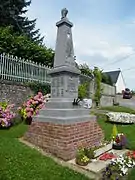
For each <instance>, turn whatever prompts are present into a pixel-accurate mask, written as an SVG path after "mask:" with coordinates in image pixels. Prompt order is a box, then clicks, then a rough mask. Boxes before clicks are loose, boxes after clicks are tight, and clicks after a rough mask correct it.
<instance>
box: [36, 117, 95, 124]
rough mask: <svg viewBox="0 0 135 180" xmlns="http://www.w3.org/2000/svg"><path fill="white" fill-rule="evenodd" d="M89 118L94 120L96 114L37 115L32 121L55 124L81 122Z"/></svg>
mask: <svg viewBox="0 0 135 180" xmlns="http://www.w3.org/2000/svg"><path fill="white" fill-rule="evenodd" d="M90 120H96V116H94V115H84V116H75V117H72V116H70V117H61V116H57V117H55V116H44V115H37V116H35V117H33V121H38V122H50V123H56V124H74V123H77V122H78V123H81V122H87V121H90Z"/></svg>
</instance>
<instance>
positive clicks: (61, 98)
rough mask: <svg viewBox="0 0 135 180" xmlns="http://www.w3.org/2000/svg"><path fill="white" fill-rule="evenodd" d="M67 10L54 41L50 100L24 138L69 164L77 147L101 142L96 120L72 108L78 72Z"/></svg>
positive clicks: (80, 110)
mask: <svg viewBox="0 0 135 180" xmlns="http://www.w3.org/2000/svg"><path fill="white" fill-rule="evenodd" d="M67 14H68V10H67V9H66V8H65V9H62V11H61V20H60V21H59V22H57V23H56V26H57V28H58V30H57V40H56V48H55V57H54V67H53V69H52V70H51V71H50V72H49V74H50V76H51V99H50V100H49V102H47V103H46V104H45V105H46V107H45V108H43V109H41V110H40V111H39V115H37V116H35V117H34V118H33V122H32V125H31V126H30V128H29V131H28V132H27V133H26V135H25V138H26V139H27V140H28V141H30V142H32V143H33V144H36V145H38V146H40V147H42V148H43V149H45V150H46V151H49V152H51V153H52V154H55V155H56V156H58V157H60V158H62V159H64V160H69V159H72V158H74V157H75V152H76V149H77V146H78V144H79V143H84V144H85V145H86V146H92V145H94V143H97V142H99V141H100V140H101V139H102V138H103V134H102V131H101V129H100V127H99V126H98V124H97V122H96V116H92V115H90V112H89V110H88V109H84V108H83V107H80V106H73V101H74V99H76V98H77V97H78V83H79V75H80V71H79V70H78V69H77V68H76V66H75V60H74V48H73V40H72V31H71V28H72V27H73V24H72V23H71V22H70V21H69V20H68V18H67Z"/></svg>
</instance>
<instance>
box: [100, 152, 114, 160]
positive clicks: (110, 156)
mask: <svg viewBox="0 0 135 180" xmlns="http://www.w3.org/2000/svg"><path fill="white" fill-rule="evenodd" d="M115 158H117V157H116V156H115V155H114V154H113V153H104V154H103V155H101V156H100V157H99V160H102V161H106V160H109V159H115Z"/></svg>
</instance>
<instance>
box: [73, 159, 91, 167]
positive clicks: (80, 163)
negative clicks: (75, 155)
mask: <svg viewBox="0 0 135 180" xmlns="http://www.w3.org/2000/svg"><path fill="white" fill-rule="evenodd" d="M75 162H76V164H78V165H79V166H87V165H88V164H89V162H90V161H87V162H82V161H80V159H76V160H75Z"/></svg>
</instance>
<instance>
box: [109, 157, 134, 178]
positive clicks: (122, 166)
mask: <svg viewBox="0 0 135 180" xmlns="http://www.w3.org/2000/svg"><path fill="white" fill-rule="evenodd" d="M112 164H113V165H114V166H117V167H118V169H119V171H120V175H121V176H124V175H126V174H127V173H128V169H129V168H133V167H135V160H134V159H132V158H130V157H129V156H127V155H120V156H119V157H118V158H117V159H114V160H112Z"/></svg>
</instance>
